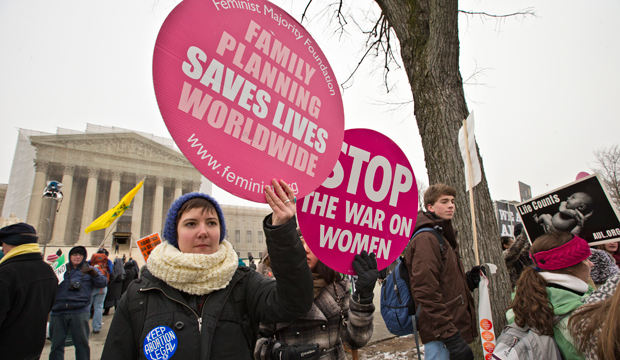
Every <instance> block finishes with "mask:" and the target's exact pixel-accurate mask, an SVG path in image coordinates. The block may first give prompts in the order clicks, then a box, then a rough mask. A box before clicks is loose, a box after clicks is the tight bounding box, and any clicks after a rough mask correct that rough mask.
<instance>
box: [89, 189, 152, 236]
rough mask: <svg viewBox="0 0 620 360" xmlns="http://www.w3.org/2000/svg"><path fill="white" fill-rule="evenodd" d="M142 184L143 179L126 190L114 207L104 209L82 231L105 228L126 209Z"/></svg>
mask: <svg viewBox="0 0 620 360" xmlns="http://www.w3.org/2000/svg"><path fill="white" fill-rule="evenodd" d="M142 184H144V180H142V181H140V182H139V183H138V185H136V187H135V188H133V189H131V191H130V192H128V193H127V195H125V196H123V198H122V199H121V201H119V202H118V204H116V206H115V207H113V208H111V209H110V210H108V211H106V212H105V213H103V215H101V216H99V217H98V218H97V220H95V221H93V222H92V223H91V224H90V225H88V227H87V228H86V229H85V230H84V232H86V233H87V234H88V233H89V232H91V231H95V230H101V229H105V228H107V227H108V226H110V225H111V224H112V223H113V222H114V220H116V219H118V218H119V217H120V216H121V215H123V213H124V212H125V209H127V208H128V207H129V205H130V204H131V200H133V197H134V196H135V195H136V193H137V192H138V190H140V188H141V187H142Z"/></svg>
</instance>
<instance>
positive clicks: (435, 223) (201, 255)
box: [0, 180, 620, 360]
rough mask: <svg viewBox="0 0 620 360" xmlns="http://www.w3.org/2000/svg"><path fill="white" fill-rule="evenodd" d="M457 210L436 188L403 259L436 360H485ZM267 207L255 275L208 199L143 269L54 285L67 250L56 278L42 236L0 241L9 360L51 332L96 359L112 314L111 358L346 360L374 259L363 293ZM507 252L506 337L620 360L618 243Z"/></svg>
mask: <svg viewBox="0 0 620 360" xmlns="http://www.w3.org/2000/svg"><path fill="white" fill-rule="evenodd" d="M455 197H456V190H455V189H454V188H452V187H450V186H448V185H444V184H436V185H433V186H430V187H429V188H428V189H427V191H426V192H425V194H424V208H423V209H422V211H420V213H419V214H418V218H417V222H416V226H415V229H414V232H415V235H414V236H412V239H411V241H410V243H409V245H408V247H407V248H406V251H405V252H404V259H405V260H404V261H405V265H406V269H407V271H408V273H409V281H410V287H411V292H412V297H413V299H414V301H415V303H416V304H417V306H418V309H417V314H418V322H419V326H418V331H419V336H420V339H421V341H422V343H423V344H424V351H425V359H426V360H435V359H438V360H448V359H449V360H454V359H457V360H461V359H462V360H465V359H473V358H474V355H473V351H472V345H473V343H474V341H475V339H476V338H477V337H478V323H477V320H476V310H475V307H474V301H473V296H472V292H473V291H474V290H475V289H476V288H477V287H478V284H479V282H480V274H481V272H483V273H484V272H485V269H484V267H480V266H475V267H473V268H471V269H469V270H468V271H466V270H465V269H464V267H463V264H462V262H461V256H460V252H459V242H458V239H457V232H456V231H455V230H454V229H453V226H452V218H453V216H454V215H455V212H456V210H457V209H456V208H455ZM265 199H266V201H267V203H268V204H269V206H270V207H271V209H272V213H271V214H270V215H268V216H267V217H266V218H265V219H264V221H263V229H264V232H265V236H266V241H267V249H266V251H265V252H264V255H263V256H262V258H261V259H260V261H259V263H258V265H256V264H255V263H254V261H253V259H249V265H250V266H245V265H244V264H242V263H241V259H240V258H239V257H238V256H237V253H236V251H235V250H234V249H233V247H232V245H231V244H230V243H229V242H228V241H227V240H225V235H226V219H225V218H224V214H223V212H222V209H221V207H220V205H219V203H218V202H217V201H216V200H215V199H213V198H212V197H211V196H210V195H207V194H202V193H189V194H185V195H182V196H181V197H179V198H178V199H177V200H175V201H174V202H173V204H172V205H171V207H170V209H169V211H168V215H167V218H166V222H165V226H164V231H163V237H164V240H165V241H164V242H163V243H162V244H160V245H159V246H157V247H156V248H155V249H154V250H153V252H152V253H151V254H150V257H149V261H148V263H147V265H145V266H144V267H142V269H139V268H138V265H137V263H136V262H135V261H134V260H132V259H131V258H130V259H129V260H127V259H126V257H125V255H123V258H122V259H119V258H117V259H116V260H115V261H114V262H113V261H111V260H110V259H109V253H108V251H107V250H106V249H104V248H101V249H99V250H98V251H97V252H96V253H95V254H93V255H92V256H91V257H90V259H89V258H88V253H87V249H86V248H84V247H83V246H75V247H73V248H72V249H71V250H70V251H69V253H68V263H67V264H66V271H65V272H64V275H62V279H58V278H57V276H56V274H54V271H52V269H51V267H50V265H49V261H50V260H54V259H55V258H57V257H58V256H60V255H61V252H60V250H59V253H57V255H52V256H51V257H50V258H48V259H47V260H48V262H47V263H46V262H45V261H44V260H43V257H42V255H41V252H40V250H39V246H38V241H37V235H36V231H35V229H34V228H33V227H32V226H30V225H28V224H25V223H18V224H14V225H10V226H7V227H4V228H2V229H0V242H1V243H2V250H3V253H4V256H3V257H2V258H1V259H0V354H1V355H0V356H1V357H2V358H7V359H36V358H39V357H40V355H41V352H42V350H43V347H44V344H45V337H46V330H45V329H46V326H47V324H48V317H49V338H50V341H51V348H50V355H49V358H50V359H63V358H64V349H65V341H66V339H67V337H68V336H69V335H70V337H71V339H72V341H73V344H74V347H75V354H76V355H75V356H76V359H80V360H81V359H90V356H91V354H90V347H89V336H90V335H92V334H98V333H99V332H100V331H101V325H102V322H101V321H102V320H101V319H102V315H105V314H107V312H108V311H109V310H110V309H111V308H114V309H115V311H114V317H113V320H112V323H111V325H110V329H109V332H108V334H107V337H106V340H105V346H104V349H103V353H102V355H101V358H102V359H153V358H170V357H171V356H174V358H179V359H248V360H249V359H255V360H276V359H290V360H295V359H300V360H301V359H304V360H314V359H323V360H328V359H330V360H344V359H345V349H352V350H356V349H359V348H362V347H364V346H366V345H367V343H368V341H369V340H370V338H371V336H372V333H373V320H374V317H375V316H376V314H375V307H374V305H373V296H374V288H375V284H376V283H377V280H381V279H382V278H385V276H386V274H385V273H386V271H384V272H385V273H384V272H380V271H378V269H377V261H376V257H375V254H373V253H371V254H368V253H366V251H362V252H361V253H360V254H358V255H356V256H355V260H354V261H353V268H354V269H355V271H356V273H357V277H356V279H355V280H354V281H350V280H349V279H346V278H345V277H344V276H342V275H341V274H338V273H337V272H335V271H334V270H332V269H330V268H329V267H327V266H326V265H325V264H324V263H323V262H321V261H320V260H319V259H318V258H317V257H316V256H315V255H314V254H313V252H312V251H311V250H310V248H309V246H308V245H307V244H306V242H305V240H304V238H303V234H302V233H301V232H300V230H299V228H298V227H297V222H296V216H295V215H296V205H295V196H294V193H293V191H292V190H291V188H290V187H289V186H288V185H287V184H286V183H285V182H283V181H276V180H274V181H273V182H272V184H271V186H267V187H265ZM421 229H432V231H419V230H421ZM438 234H439V235H438ZM498 240H500V243H501V246H502V248H503V259H504V261H505V263H506V267H507V270H508V273H509V275H510V282H511V286H512V289H513V294H512V295H513V298H512V301H511V303H510V307H509V309H508V311H507V313H506V317H507V320H508V322H509V323H512V322H514V323H515V324H517V325H518V326H527V327H529V328H530V329H532V331H535V332H536V333H537V334H540V335H548V336H550V337H552V338H553V339H554V340H555V343H556V344H557V347H558V349H559V351H560V353H561V355H562V357H563V358H564V359H584V358H585V359H617V358H620V345H619V343H620V341H619V340H618V339H620V294H619V293H618V292H617V291H615V290H616V288H617V285H618V281H619V279H620V273H619V269H618V264H619V263H620V252H619V251H618V243H610V244H604V245H600V246H598V247H597V248H590V246H589V245H588V243H587V242H586V241H585V240H583V239H581V238H580V237H579V236H576V235H573V234H570V233H565V232H557V231H550V232H548V233H547V234H545V235H543V236H541V237H539V238H537V239H534V241H531V239H528V237H527V234H526V233H525V231H522V228H521V227H520V226H516V227H515V231H514V237H502V238H501V239H498ZM117 252H118V247H115V253H117ZM59 280H62V281H59ZM91 313H92V317H93V320H92V325H89V318H90V317H91ZM91 326H92V329H91ZM91 330H92V331H91Z"/></svg>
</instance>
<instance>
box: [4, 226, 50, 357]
mask: <svg viewBox="0 0 620 360" xmlns="http://www.w3.org/2000/svg"><path fill="white" fill-rule="evenodd" d="M37 239H38V238H37V233H36V231H35V229H34V227H32V226H30V225H28V224H26V223H17V224H13V225H9V226H5V227H3V228H2V229H0V245H2V247H3V249H4V251H5V255H4V257H3V258H2V260H0V358H3V359H38V358H39V356H41V352H42V351H43V346H44V345H45V329H46V326H47V316H48V315H49V312H50V310H51V309H52V305H54V298H55V297H56V290H57V288H58V279H57V278H56V275H55V274H54V271H53V270H52V268H51V267H50V266H49V265H48V264H46V263H45V262H44V261H43V256H42V255H41V251H40V250H39V244H37Z"/></svg>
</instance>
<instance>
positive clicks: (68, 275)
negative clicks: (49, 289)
mask: <svg viewBox="0 0 620 360" xmlns="http://www.w3.org/2000/svg"><path fill="white" fill-rule="evenodd" d="M84 267H88V263H86V261H82V262H81V263H80V265H78V266H77V267H73V265H72V264H71V261H69V262H68V263H67V271H66V272H65V276H64V280H63V281H62V282H61V283H60V284H58V292H57V293H56V301H55V302H54V307H52V315H60V314H76V313H83V312H89V311H90V308H89V306H88V305H89V304H90V297H91V295H92V292H93V288H98V289H101V288H104V287H106V285H107V284H108V279H106V277H105V276H104V275H103V274H102V273H101V271H99V269H97V268H93V269H95V271H96V272H97V276H95V277H91V276H90V275H88V274H84V273H82V268H84ZM71 284H73V287H72V288H73V289H74V290H69V288H70V287H71ZM77 284H79V285H77Z"/></svg>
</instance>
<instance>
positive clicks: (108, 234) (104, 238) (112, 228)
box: [97, 216, 120, 250]
mask: <svg viewBox="0 0 620 360" xmlns="http://www.w3.org/2000/svg"><path fill="white" fill-rule="evenodd" d="M118 219H120V216H119V217H117V218H116V219H114V221H113V222H112V223H111V224H110V226H109V227H111V229H110V231H108V233H107V235H106V236H104V237H103V241H102V242H101V244H99V247H98V248H97V250H99V249H101V247H102V246H103V244H104V243H105V240H106V239H107V238H108V236H110V234H111V233H112V230H114V226H112V225H114V223H115V222H117V221H118ZM110 250H112V247H111V246H110Z"/></svg>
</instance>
